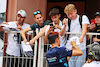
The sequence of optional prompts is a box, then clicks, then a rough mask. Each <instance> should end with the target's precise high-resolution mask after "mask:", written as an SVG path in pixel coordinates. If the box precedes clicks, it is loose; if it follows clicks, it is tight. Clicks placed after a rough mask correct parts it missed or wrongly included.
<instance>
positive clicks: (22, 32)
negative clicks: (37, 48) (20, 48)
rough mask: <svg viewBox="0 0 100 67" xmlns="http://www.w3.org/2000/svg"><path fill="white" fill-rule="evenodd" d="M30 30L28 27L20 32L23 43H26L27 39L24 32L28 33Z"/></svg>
mask: <svg viewBox="0 0 100 67" xmlns="http://www.w3.org/2000/svg"><path fill="white" fill-rule="evenodd" d="M30 30H32V29H31V28H30V27H28V28H26V29H24V30H22V31H21V33H20V34H21V36H22V38H23V41H24V42H25V43H26V42H27V39H26V35H25V34H26V32H28V31H30Z"/></svg>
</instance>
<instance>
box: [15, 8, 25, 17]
mask: <svg viewBox="0 0 100 67" xmlns="http://www.w3.org/2000/svg"><path fill="white" fill-rule="evenodd" d="M18 14H20V15H21V16H22V17H26V12H25V11H24V10H19V11H18V12H17V15H18Z"/></svg>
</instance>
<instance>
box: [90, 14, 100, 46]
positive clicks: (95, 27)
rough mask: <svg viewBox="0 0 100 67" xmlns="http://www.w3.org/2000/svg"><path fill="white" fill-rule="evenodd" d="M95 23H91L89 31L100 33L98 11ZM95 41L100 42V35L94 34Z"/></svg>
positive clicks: (99, 15)
mask: <svg viewBox="0 0 100 67" xmlns="http://www.w3.org/2000/svg"><path fill="white" fill-rule="evenodd" d="M94 20H95V24H94V23H91V24H90V30H89V32H94V33H100V12H96V13H95V15H94ZM93 42H98V43H99V44H100V35H97V36H96V35H94V36H93Z"/></svg>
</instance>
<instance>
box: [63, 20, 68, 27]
mask: <svg viewBox="0 0 100 67" xmlns="http://www.w3.org/2000/svg"><path fill="white" fill-rule="evenodd" d="M62 22H63V24H64V25H66V26H67V23H68V22H67V20H66V18H64V19H63V21H62Z"/></svg>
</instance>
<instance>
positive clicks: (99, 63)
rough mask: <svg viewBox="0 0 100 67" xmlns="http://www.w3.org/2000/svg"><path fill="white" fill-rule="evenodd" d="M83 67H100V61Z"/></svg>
mask: <svg viewBox="0 0 100 67" xmlns="http://www.w3.org/2000/svg"><path fill="white" fill-rule="evenodd" d="M82 67H100V61H92V62H91V63H87V64H84V65H83V66H82Z"/></svg>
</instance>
